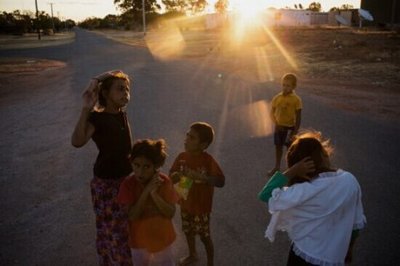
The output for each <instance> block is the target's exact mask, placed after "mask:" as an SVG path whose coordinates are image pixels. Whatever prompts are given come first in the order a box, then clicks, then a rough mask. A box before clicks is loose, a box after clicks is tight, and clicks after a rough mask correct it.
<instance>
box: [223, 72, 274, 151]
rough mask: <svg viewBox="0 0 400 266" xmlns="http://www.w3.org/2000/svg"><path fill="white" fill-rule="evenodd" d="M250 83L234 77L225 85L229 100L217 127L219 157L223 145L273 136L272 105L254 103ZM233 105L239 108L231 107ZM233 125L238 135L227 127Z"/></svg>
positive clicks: (259, 102) (224, 104)
mask: <svg viewBox="0 0 400 266" xmlns="http://www.w3.org/2000/svg"><path fill="white" fill-rule="evenodd" d="M250 84H251V83H248V82H245V81H242V80H240V79H239V80H238V78H237V77H234V76H231V77H228V78H227V79H226V80H225V81H224V83H223V85H222V88H221V89H223V90H225V98H224V103H223V105H222V106H221V111H220V117H219V122H218V128H217V132H218V135H219V136H220V137H218V138H217V139H216V142H215V154H216V157H217V158H218V156H219V154H220V152H221V146H222V143H223V142H228V143H229V142H235V141H237V140H239V139H248V138H262V137H267V136H270V135H271V134H272V132H273V123H272V121H271V118H270V116H269V109H270V107H269V103H268V102H267V101H266V100H260V101H254V99H253V93H252V90H251V88H250V86H251V85H250ZM231 106H235V107H234V108H231ZM229 124H234V125H235V126H234V127H235V128H236V130H235V132H226V129H227V128H231V126H230V125H229Z"/></svg>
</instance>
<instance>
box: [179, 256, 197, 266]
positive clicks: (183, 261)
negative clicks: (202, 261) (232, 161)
mask: <svg viewBox="0 0 400 266" xmlns="http://www.w3.org/2000/svg"><path fill="white" fill-rule="evenodd" d="M197 260H198V258H197V255H196V254H195V255H189V256H187V257H183V258H181V259H180V260H179V264H178V265H180V266H184V265H190V264H192V263H193V262H196V261H197Z"/></svg>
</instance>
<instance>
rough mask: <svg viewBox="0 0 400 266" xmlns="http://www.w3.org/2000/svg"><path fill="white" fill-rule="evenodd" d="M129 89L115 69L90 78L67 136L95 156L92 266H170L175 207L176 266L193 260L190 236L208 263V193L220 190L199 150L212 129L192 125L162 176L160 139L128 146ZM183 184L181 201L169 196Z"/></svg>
mask: <svg viewBox="0 0 400 266" xmlns="http://www.w3.org/2000/svg"><path fill="white" fill-rule="evenodd" d="M130 83H131V81H130V79H129V77H128V76H127V75H126V74H124V73H123V72H122V71H119V70H117V71H109V72H105V73H103V74H100V75H99V76H97V77H95V78H93V79H92V80H91V81H90V83H89V85H88V87H87V88H86V90H85V92H84V93H83V106H82V110H81V114H80V117H79V120H78V122H77V124H76V126H75V129H74V132H73V134H72V140H71V142H72V145H73V146H75V147H81V146H83V145H85V144H86V143H87V142H88V141H89V139H90V138H92V139H93V141H94V142H95V143H96V146H97V148H98V150H99V154H98V156H97V159H96V162H95V164H94V169H93V172H94V178H93V179H92V181H91V193H92V203H93V208H94V211H95V215H96V228H97V237H96V246H97V254H98V260H99V264H100V265H135V266H141V265H150V264H151V265H165V266H167V265H175V261H174V258H173V256H172V252H171V244H172V243H173V242H174V240H175V238H176V234H175V229H174V227H173V224H172V218H173V216H174V215H175V204H177V203H178V204H180V206H181V219H182V230H183V232H184V234H185V236H186V240H187V245H188V249H189V254H188V256H187V257H184V258H182V259H181V260H180V261H179V264H180V265H188V264H190V263H192V262H195V261H196V260H197V259H198V258H197V253H196V247H195V237H196V235H198V236H199V237H200V240H201V241H202V242H203V244H204V246H205V249H206V253H207V264H208V265H213V262H214V247H213V242H212V239H211V236H210V213H211V208H212V200H213V193H214V187H223V186H224V184H225V176H224V174H223V172H222V170H221V168H220V166H219V165H218V163H217V162H216V161H215V159H214V158H213V157H212V156H211V155H210V154H209V153H207V152H206V151H205V150H206V149H207V148H208V146H209V145H210V144H211V143H212V141H213V138H214V130H213V128H212V127H211V126H210V125H209V124H208V123H205V122H196V123H193V124H192V125H191V126H190V128H189V130H188V132H187V133H186V138H185V142H184V147H185V149H184V152H182V153H180V154H179V155H178V156H177V158H176V159H175V161H174V163H173V165H172V167H171V169H170V171H169V175H165V174H163V173H161V172H160V168H161V167H162V166H163V165H164V162H165V159H166V156H167V154H166V150H165V149H166V143H165V141H164V140H163V139H159V140H151V139H145V140H139V141H136V142H135V143H134V144H133V141H132V134H131V130H130V125H129V122H128V119H127V116H126V112H125V111H124V107H125V106H126V104H127V103H128V102H129V99H130ZM132 144H133V145H132ZM183 180H188V181H190V182H189V183H190V184H189V187H186V189H187V190H189V191H188V193H187V195H180V194H178V193H177V191H179V185H180V183H182V181H183Z"/></svg>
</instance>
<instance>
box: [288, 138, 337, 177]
mask: <svg viewBox="0 0 400 266" xmlns="http://www.w3.org/2000/svg"><path fill="white" fill-rule="evenodd" d="M332 152H333V148H332V146H331V145H330V142H329V140H323V138H322V134H321V133H320V132H317V131H306V132H303V133H300V134H298V135H297V136H296V137H295V140H294V141H293V142H292V144H291V145H290V147H289V149H288V152H287V154H286V161H287V165H288V167H289V168H290V167H292V166H293V165H294V164H296V163H297V162H299V161H301V160H302V159H304V158H305V157H310V158H311V160H313V161H314V164H315V171H314V172H313V173H310V174H309V177H315V176H317V175H318V174H319V173H322V172H326V171H327V170H329V169H327V165H325V164H324V157H325V158H326V157H330V156H331V154H332ZM304 181H306V180H304V179H303V178H301V177H294V178H292V179H291V180H290V182H289V185H292V184H294V183H301V182H304Z"/></svg>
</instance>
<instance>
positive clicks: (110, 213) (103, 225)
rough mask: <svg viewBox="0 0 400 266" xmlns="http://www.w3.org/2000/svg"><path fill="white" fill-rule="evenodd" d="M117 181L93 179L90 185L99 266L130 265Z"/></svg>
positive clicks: (118, 180) (126, 222) (124, 216)
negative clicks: (118, 199) (118, 198)
mask: <svg viewBox="0 0 400 266" xmlns="http://www.w3.org/2000/svg"><path fill="white" fill-rule="evenodd" d="M122 180H123V178H120V179H117V180H109V179H101V178H98V177H94V178H93V179H92V181H91V183H90V189H91V193H92V203H93V209H94V212H95V214H96V229H97V236H96V248H97V255H98V260H99V265H104V266H106V265H107V266H108V265H115V266H117V265H121V266H122V265H126V266H131V265H132V259H131V252H130V249H129V246H128V217H127V214H126V213H125V212H124V211H123V210H122V209H121V206H120V205H119V204H118V203H117V195H118V190H119V186H120V184H121V182H122Z"/></svg>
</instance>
